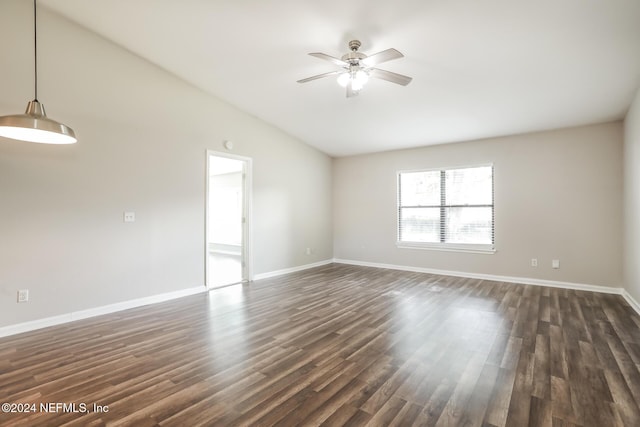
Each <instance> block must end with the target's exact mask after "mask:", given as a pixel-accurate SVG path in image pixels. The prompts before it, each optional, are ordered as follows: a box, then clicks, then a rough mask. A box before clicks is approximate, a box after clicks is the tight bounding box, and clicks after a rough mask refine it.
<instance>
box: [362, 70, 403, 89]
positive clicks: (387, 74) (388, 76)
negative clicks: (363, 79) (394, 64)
mask: <svg viewBox="0 0 640 427" xmlns="http://www.w3.org/2000/svg"><path fill="white" fill-rule="evenodd" d="M369 75H370V76H371V77H375V78H377V79H382V80H386V81H388V82H391V83H396V84H399V85H402V86H406V85H408V84H409V83H411V80H413V79H412V78H411V77H409V76H404V75H402V74H398V73H392V72H391V71H386V70H381V69H379V68H372V69H371V70H370V71H369Z"/></svg>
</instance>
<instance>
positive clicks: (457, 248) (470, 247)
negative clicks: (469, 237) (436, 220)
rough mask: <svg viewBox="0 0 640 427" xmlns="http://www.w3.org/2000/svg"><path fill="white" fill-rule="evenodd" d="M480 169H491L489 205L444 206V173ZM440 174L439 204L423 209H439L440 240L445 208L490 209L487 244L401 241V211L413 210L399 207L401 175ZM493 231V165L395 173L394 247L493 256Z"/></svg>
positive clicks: (494, 246)
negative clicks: (489, 235) (489, 237)
mask: <svg viewBox="0 0 640 427" xmlns="http://www.w3.org/2000/svg"><path fill="white" fill-rule="evenodd" d="M482 167H490V168H491V204H490V205H487V204H483V205H479V204H478V205H470V204H466V205H447V204H445V201H444V199H445V194H446V188H445V186H443V185H442V183H443V180H444V179H445V173H446V171H449V170H458V169H474V168H482ZM436 171H437V172H440V184H441V189H443V190H441V195H440V204H439V205H437V206H431V207H425V208H428V209H433V208H434V207H437V208H438V209H439V211H440V212H439V213H440V218H441V223H440V239H442V238H443V230H445V227H446V223H445V222H444V221H443V219H444V218H445V217H446V216H445V214H444V212H445V211H446V209H447V208H451V207H454V208H455V207H490V208H491V240H492V242H491V243H490V244H489V243H484V244H483V243H446V242H442V241H441V242H411V241H403V240H400V238H401V231H400V230H401V223H400V220H401V210H402V209H403V208H414V206H401V204H400V203H401V185H400V179H401V176H402V174H408V173H418V172H436ZM495 230H496V221H495V166H494V164H493V163H484V164H475V165H465V166H448V167H439V168H427V169H409V170H399V171H397V172H396V246H397V247H398V248H404V249H427V250H438V251H453V252H472V253H483V254H494V253H495V252H496V245H495Z"/></svg>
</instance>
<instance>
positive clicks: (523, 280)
mask: <svg viewBox="0 0 640 427" xmlns="http://www.w3.org/2000/svg"><path fill="white" fill-rule="evenodd" d="M333 261H334V262H335V263H337V264H349V265H361V266H364V267H377V268H387V269H391V270H403V271H413V272H416V273H430V274H439V275H442V276H454V277H465V278H469V279H483V280H493V281H497V282H509V283H518V284H522V285H536V286H548V287H551V288H562V289H574V290H578V291H589V292H599V293H604V294H616V295H622V296H624V297H625V299H627V301H629V298H630V299H631V300H632V301H633V298H631V295H628V293H627V292H626V291H625V290H624V289H623V288H613V287H610V286H598V285H586V284H582V283H573V282H559V281H555V280H544V279H534V278H531V277H513V276H499V275H495V274H483V273H466V272H461V271H450V270H438V269H435V268H422V267H410V266H406V265H394V264H380V263H376V262H366V261H354V260H348V259H334V260H333ZM625 293H627V295H628V297H627V296H625ZM634 303H635V301H634ZM629 304H630V305H631V306H632V307H633V304H631V302H630V303H629ZM635 304H636V306H635V307H634V309H636V311H638V314H640V310H638V308H640V306H639V305H638V304H637V303H635Z"/></svg>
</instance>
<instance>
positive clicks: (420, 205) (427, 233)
mask: <svg viewBox="0 0 640 427" xmlns="http://www.w3.org/2000/svg"><path fill="white" fill-rule="evenodd" d="M398 245H399V246H411V247H424V248H440V249H452V250H472V251H488V252H493V250H494V246H493V245H494V221H493V166H481V167H469V168H460V169H442V170H425V171H411V172H399V173H398Z"/></svg>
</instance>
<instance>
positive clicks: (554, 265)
mask: <svg viewBox="0 0 640 427" xmlns="http://www.w3.org/2000/svg"><path fill="white" fill-rule="evenodd" d="M551 268H560V260H559V259H554V260H551Z"/></svg>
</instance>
